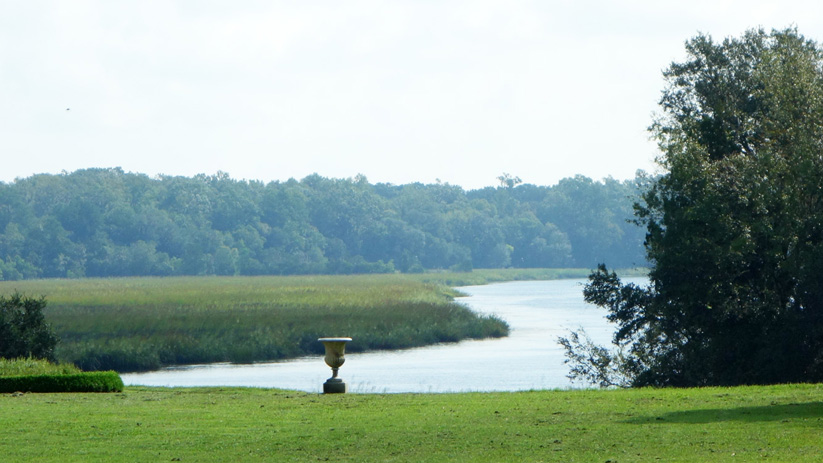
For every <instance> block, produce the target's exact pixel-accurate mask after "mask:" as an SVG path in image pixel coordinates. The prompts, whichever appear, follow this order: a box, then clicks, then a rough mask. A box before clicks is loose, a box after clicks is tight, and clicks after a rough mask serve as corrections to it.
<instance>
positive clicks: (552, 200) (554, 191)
mask: <svg viewBox="0 0 823 463" xmlns="http://www.w3.org/2000/svg"><path fill="white" fill-rule="evenodd" d="M502 178H504V179H507V180H510V181H508V182H504V183H501V186H500V187H499V188H484V189H480V190H470V191H466V190H463V189H462V188H460V187H458V186H454V185H449V184H441V183H437V184H429V185H424V184H419V183H414V184H408V185H391V184H371V183H369V182H368V180H367V179H366V178H365V177H363V176H358V177H355V178H353V179H331V178H325V177H321V176H319V175H316V174H315V175H310V176H308V177H306V178H304V179H302V180H299V181H298V180H294V179H291V180H288V181H286V182H270V183H267V184H264V183H261V182H255V181H241V180H235V179H232V178H231V177H229V175H227V174H225V173H218V174H216V175H198V176H195V177H172V176H158V177H155V178H149V177H148V176H146V175H142V174H134V173H125V172H123V171H122V170H121V169H117V168H114V169H85V170H79V171H76V172H72V173H64V174H61V175H48V174H43V175H35V176H32V177H29V178H24V179H18V180H16V181H14V182H12V183H8V184H6V183H0V279H5V280H14V279H21V278H75V277H84V276H85V277H110V276H142V275H155V276H164V275H261V274H268V275H282V274H309V273H313V274H318V273H374V272H395V271H401V272H419V271H423V270H425V269H453V270H471V269H472V268H501V267H510V266H511V267H570V266H576V267H589V268H592V267H594V265H596V263H597V261H596V260H594V257H595V256H596V257H597V259H599V260H606V261H608V262H609V263H610V265H614V266H620V267H627V266H635V265H643V264H644V263H645V261H644V258H643V252H642V240H643V238H642V232H641V231H639V230H638V229H637V227H635V226H633V225H631V224H629V223H628V222H627V220H628V219H630V218H631V204H632V202H633V201H634V199H633V198H636V197H637V195H638V193H639V191H640V189H641V188H642V187H643V186H644V185H645V182H646V180H645V176H642V175H641V176H638V178H637V179H635V180H630V181H617V180H614V179H610V178H609V179H605V180H603V181H594V180H591V179H589V178H586V177H575V178H569V179H564V180H563V181H561V182H560V183H559V184H558V185H555V186H551V187H548V186H545V187H544V186H535V185H528V184H522V182H520V180H519V179H518V178H512V177H511V176H510V175H509V174H504V176H503V177H502ZM604 236H607V237H608V240H604V239H603V237H604Z"/></svg>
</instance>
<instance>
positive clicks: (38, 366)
mask: <svg viewBox="0 0 823 463" xmlns="http://www.w3.org/2000/svg"><path fill="white" fill-rule="evenodd" d="M122 390H123V380H122V379H120V375H118V374H117V373H116V372H114V371H95V372H83V371H81V370H80V369H79V368H77V367H76V366H74V365H71V364H65V363H64V364H54V363H51V362H49V361H48V360H43V359H35V358H31V357H29V358H20V359H5V358H0V393H2V392H6V393H9V392H10V393H22V392H121V391H122Z"/></svg>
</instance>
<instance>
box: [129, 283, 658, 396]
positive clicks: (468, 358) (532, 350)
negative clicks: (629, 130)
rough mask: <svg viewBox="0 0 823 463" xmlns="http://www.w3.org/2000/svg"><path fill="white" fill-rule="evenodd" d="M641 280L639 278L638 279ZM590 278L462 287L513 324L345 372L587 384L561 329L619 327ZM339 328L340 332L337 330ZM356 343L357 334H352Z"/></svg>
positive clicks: (300, 385)
mask: <svg viewBox="0 0 823 463" xmlns="http://www.w3.org/2000/svg"><path fill="white" fill-rule="evenodd" d="M634 281H635V282H643V280H642V279H637V280H634ZM584 282H585V280H550V281H516V282H507V283H495V284H490V285H482V286H466V287H461V288H458V289H460V291H462V292H463V293H465V294H468V296H467V297H462V298H459V299H458V301H460V302H461V303H463V304H465V305H467V306H468V307H470V308H471V309H472V310H474V311H476V312H478V313H484V314H495V315H497V316H499V317H501V318H502V319H504V320H505V321H506V322H508V323H509V326H510V327H511V332H510V335H509V336H507V337H505V338H500V339H490V340H480V341H463V342H459V343H451V344H440V345H435V346H429V347H421V348H415V349H408V350H402V351H391V352H369V353H352V354H346V363H345V364H344V365H343V366H342V367H341V368H340V377H341V378H342V379H343V380H344V381H345V382H346V383H347V384H348V385H349V392H355V393H397V392H467V391H520V390H530V389H556V388H571V387H577V386H582V385H580V384H572V382H571V381H570V380H569V379H568V378H567V377H566V375H567V374H568V367H567V366H566V365H565V364H564V363H563V360H564V358H565V357H564V352H563V349H562V348H561V347H560V346H559V345H558V343H557V338H558V336H565V335H566V334H567V333H568V332H569V330H573V329H577V328H580V327H583V328H584V329H585V330H586V332H587V333H588V334H589V336H590V337H591V338H592V340H594V341H595V342H597V343H598V344H603V345H607V344H608V343H609V341H610V339H611V335H612V333H613V332H614V326H613V325H611V324H610V323H608V321H607V320H606V319H605V315H606V311H605V309H601V308H598V307H596V306H593V305H590V304H587V303H586V302H585V301H584V300H583V295H582V290H583V284H584ZM335 334H338V333H335ZM352 342H353V343H354V342H357V340H356V339H355V340H353V341H352ZM121 376H122V378H123V382H124V383H125V384H126V385H144V386H172V387H183V386H186V387H187V386H249V387H263V388H281V389H293V390H300V391H306V392H320V391H322V385H323V382H324V381H325V380H326V379H327V378H328V377H330V376H331V370H330V369H329V368H328V367H327V366H326V365H325V363H324V362H323V358H322V356H312V357H306V358H300V359H295V360H289V361H283V362H273V363H256V364H251V365H234V364H211V365H196V366H186V367H173V368H166V369H163V370H159V371H154V372H148V373H131V374H122V375H121Z"/></svg>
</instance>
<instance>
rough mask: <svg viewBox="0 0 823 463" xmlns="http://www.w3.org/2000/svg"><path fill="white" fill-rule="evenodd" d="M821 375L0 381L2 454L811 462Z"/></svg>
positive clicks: (37, 457)
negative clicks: (484, 380)
mask: <svg viewBox="0 0 823 463" xmlns="http://www.w3.org/2000/svg"><path fill="white" fill-rule="evenodd" d="M821 394H823V386H821V385H780V386H765V387H736V388H699V389H631V390H577V391H575V390H572V391H530V392H511V393H466V394H344V395H329V396H324V395H318V394H308V393H301V392H291V391H279V390H263V389H251V388H219V389H218V388H193V389H162V388H126V389H125V392H124V393H123V394H106V395H98V394H94V395H89V394H85V395H84V394H24V395H11V394H0V410H3V413H0V427H1V428H2V429H3V430H4V433H3V439H2V440H0V448H2V451H3V458H5V459H7V460H8V461H37V462H52V461H54V462H58V461H59V462H63V461H106V462H118V461H199V462H210V461H215V462H216V461H237V462H243V461H249V462H258V461H301V462H302V461H347V462H372V461H389V462H407V461H408V462H411V461H413V462H463V461H466V462H502V461H505V462H519V461H528V462H540V461H545V462H550V461H551V462H601V463H602V462H612V463H617V462H654V463H657V462H661V461H663V462H688V463H694V462H712V463H714V462H751V461H779V462H809V461H819V460H820V448H821V447H820V445H821V444H820V435H821V432H822V431H823V402H821V396H822V395H821Z"/></svg>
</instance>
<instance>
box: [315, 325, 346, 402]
mask: <svg viewBox="0 0 823 463" xmlns="http://www.w3.org/2000/svg"><path fill="white" fill-rule="evenodd" d="M318 341H320V342H322V343H323V346H324V347H325V348H326V357H325V358H324V360H325V361H326V365H328V366H330V367H331V371H332V376H331V378H329V379H327V380H326V382H325V383H323V393H325V394H337V393H344V392H346V389H347V387H346V383H344V382H343V380H342V379H340V378H338V377H337V371H338V370H339V369H340V367H341V366H342V365H343V363H344V362H345V361H346V357H345V354H346V343H347V342H350V341H351V338H319V339H318Z"/></svg>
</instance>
